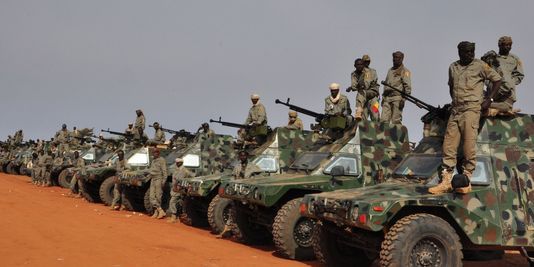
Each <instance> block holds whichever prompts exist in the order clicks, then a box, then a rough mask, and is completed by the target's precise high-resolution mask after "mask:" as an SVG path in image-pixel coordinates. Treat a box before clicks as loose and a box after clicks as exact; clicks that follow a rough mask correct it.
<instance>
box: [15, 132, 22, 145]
mask: <svg viewBox="0 0 534 267" xmlns="http://www.w3.org/2000/svg"><path fill="white" fill-rule="evenodd" d="M13 139H14V142H15V144H14V145H15V146H20V145H21V144H22V141H23V139H24V134H23V133H22V130H18V131H17V132H16V133H15V136H14V137H13Z"/></svg>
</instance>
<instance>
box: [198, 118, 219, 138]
mask: <svg viewBox="0 0 534 267" xmlns="http://www.w3.org/2000/svg"><path fill="white" fill-rule="evenodd" d="M214 135H215V132H214V131H213V130H212V129H210V125H209V124H208V123H207V122H204V123H202V125H201V126H200V128H198V130H197V136H199V137H201V138H204V139H208V138H210V137H213V136H214Z"/></svg>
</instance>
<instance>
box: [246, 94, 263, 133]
mask: <svg viewBox="0 0 534 267" xmlns="http://www.w3.org/2000/svg"><path fill="white" fill-rule="evenodd" d="M250 100H251V101H252V107H250V110H249V111H248V117H247V119H246V120H245V124H246V125H250V126H258V125H267V112H266V111H265V107H264V106H263V104H262V103H260V96H259V95H257V94H253V95H251V96H250Z"/></svg>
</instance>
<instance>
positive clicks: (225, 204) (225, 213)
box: [208, 195, 233, 234]
mask: <svg viewBox="0 0 534 267" xmlns="http://www.w3.org/2000/svg"><path fill="white" fill-rule="evenodd" d="M232 203H233V201H232V200H230V199H227V198H222V197H220V196H219V195H216V196H215V197H214V198H213V199H212V200H211V202H210V205H209V206H208V223H209V225H210V227H211V232H212V233H214V234H220V233H222V231H223V230H224V226H225V225H226V223H227V221H228V218H229V216H230V209H231V208H232Z"/></svg>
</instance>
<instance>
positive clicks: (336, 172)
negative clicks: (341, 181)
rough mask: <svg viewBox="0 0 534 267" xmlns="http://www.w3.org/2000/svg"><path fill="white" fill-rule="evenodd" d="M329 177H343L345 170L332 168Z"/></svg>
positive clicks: (340, 167)
mask: <svg viewBox="0 0 534 267" xmlns="http://www.w3.org/2000/svg"><path fill="white" fill-rule="evenodd" d="M330 175H332V176H333V177H336V176H343V175H345V168H344V167H343V166H334V167H333V168H332V169H331V170H330Z"/></svg>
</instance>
